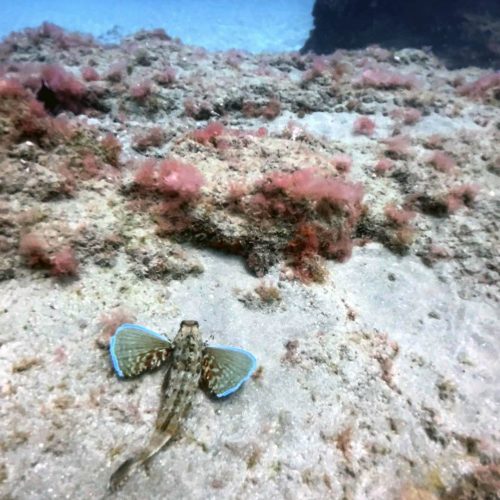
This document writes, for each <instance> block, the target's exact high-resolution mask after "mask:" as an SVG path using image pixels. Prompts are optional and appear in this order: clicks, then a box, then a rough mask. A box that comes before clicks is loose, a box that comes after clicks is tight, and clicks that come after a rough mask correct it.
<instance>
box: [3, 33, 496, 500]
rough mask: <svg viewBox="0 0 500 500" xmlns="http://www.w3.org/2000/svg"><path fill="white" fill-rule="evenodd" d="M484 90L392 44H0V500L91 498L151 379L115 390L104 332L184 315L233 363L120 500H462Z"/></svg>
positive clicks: (485, 295) (477, 469) (488, 82)
mask: <svg viewBox="0 0 500 500" xmlns="http://www.w3.org/2000/svg"><path fill="white" fill-rule="evenodd" d="M46 61H47V62H50V65H48V64H46ZM125 61H127V62H125ZM41 77H43V80H44V81H45V84H46V85H47V86H49V87H50V89H51V92H52V93H53V94H54V95H55V97H57V103H56V104H57V105H52V104H51V102H52V101H51V100H50V99H47V98H46V97H45V98H44V96H43V93H42V95H39V90H40V88H41V85H42V78H41ZM37 97H38V98H37ZM499 103H500V74H499V73H494V72H491V71H489V70H481V69H479V68H476V67H471V68H464V69H461V70H458V71H450V70H448V69H447V68H446V67H444V66H443V64H442V63H441V62H440V61H438V60H437V59H436V58H435V57H434V56H433V55H432V54H431V53H430V52H427V51H422V50H417V49H403V50H398V51H389V50H386V49H382V48H380V47H369V48H366V49H365V48H364V49H361V50H350V51H348V50H343V51H337V52H336V53H335V54H332V55H329V56H315V55H313V54H305V55H301V54H299V53H295V52H294V53H279V54H271V55H270V54H262V55H254V54H248V53H245V52H240V51H228V52H208V51H206V50H203V49H201V48H199V47H192V46H189V45H184V44H182V43H181V42H180V41H179V40H175V39H172V38H171V37H169V36H168V35H167V34H166V33H165V32H163V31H161V30H156V31H153V32H140V33H137V34H136V35H134V36H131V37H128V38H125V39H124V40H123V41H122V42H121V43H120V44H117V45H112V46H103V45H101V44H98V43H96V42H95V41H93V40H91V39H89V38H88V37H82V36H81V35H78V34H70V33H67V32H65V31H64V30H62V29H61V28H58V27H54V26H52V25H44V26H42V27H40V28H34V29H31V30H26V31H23V32H20V33H14V34H12V35H11V36H10V37H9V38H8V39H7V40H5V42H4V43H3V44H0V280H1V281H0V287H1V293H0V332H1V333H0V450H1V453H0V497H1V498H21V499H24V498H43V499H45V498H54V499H56V498H81V497H85V498H102V496H103V495H104V493H105V490H106V485H107V482H108V480H109V476H110V474H111V472H112V471H113V470H114V469H115V468H116V467H117V466H118V465H119V463H120V462H121V460H122V459H123V455H124V453H126V451H127V450H134V449H138V448H140V447H141V446H143V444H144V438H145V436H146V435H148V434H149V433H150V432H151V430H152V427H153V426H154V424H155V418H156V415H157V412H158V404H159V390H160V385H161V383H162V379H163V378H164V372H163V371H162V370H161V369H160V370H158V371H157V372H156V373H152V374H149V375H148V376H144V377H138V378H136V379H133V380H130V381H121V380H119V379H118V378H117V377H116V376H115V375H114V374H113V368H112V363H111V361H110V356H109V352H108V344H109V341H110V340H109V339H110V337H111V335H112V334H113V332H114V331H115V330H116V328H117V327H118V326H119V325H120V324H122V323H137V324H140V325H144V326H146V327H147V328H149V329H151V330H153V331H155V332H159V333H164V334H167V335H168V336H170V337H173V335H174V333H175V331H177V329H178V326H179V323H180V321H182V320H184V319H188V318H189V319H193V320H196V321H198V322H199V324H200V328H201V329H202V330H203V333H204V335H206V339H207V340H208V341H209V342H212V340H213V339H217V342H221V344H224V345H234V346H238V347H241V348H242V349H245V350H248V351H251V352H252V353H253V354H254V355H255V357H256V358H257V361H258V366H259V367H258V369H257V370H256V372H255V373H254V375H253V376H252V377H251V379H249V380H248V381H247V382H246V383H245V385H244V387H242V388H241V390H239V391H238V393H236V394H234V395H232V396H231V397H230V399H228V400H227V401H224V402H222V401H221V402H219V403H215V402H213V401H210V400H203V399H202V398H201V394H200V398H199V400H198V398H197V401H193V403H195V404H193V411H192V412H191V413H190V414H189V416H188V417H187V419H186V421H185V425H183V428H182V429H180V431H181V432H180V433H179V439H178V440H176V441H175V442H172V443H171V445H169V446H168V447H167V448H166V449H165V450H164V451H163V452H162V453H161V454H159V455H158V456H156V457H155V459H154V460H152V461H151V464H150V466H149V470H148V473H146V471H144V470H138V471H137V474H134V476H133V477H131V478H130V480H129V481H128V482H127V483H126V484H125V485H124V486H123V490H122V493H121V494H122V498H127V499H128V498H130V499H144V498H151V499H164V498H165V492H168V496H169V498H172V499H173V500H184V499H186V498H188V499H193V500H198V499H200V500H202V499H206V498H221V499H226V498H227V499H233V498H235V497H237V498H255V499H268V498H277V499H281V498H284V499H287V500H288V499H290V500H294V499H296V498H297V499H302V498H305V499H323V498H332V499H335V500H337V499H338V500H345V499H349V500H350V499H354V500H358V499H363V500H364V499H373V500H378V499H379V498H387V499H398V500H400V499H405V500H408V499H415V498H420V499H422V498H428V499H434V498H439V497H442V498H447V499H450V500H451V499H452V498H461V497H464V498H468V497H467V496H464V495H469V497H470V498H481V499H482V498H488V496H487V495H491V494H492V493H491V492H494V491H495V489H498V487H497V485H498V463H500V432H499V428H498V423H497V414H498V398H497V395H498V389H497V387H498V380H500V372H499V369H500V367H499V365H498V359H499V356H500V354H499V353H500V348H499V342H498V330H499V328H498V325H499V324H500V318H499V308H498V303H499V301H500V294H499V287H498V284H499V282H500V279H499V278H500V256H499V254H498V248H500V242H499V237H500V232H499V231H498V192H499V191H500V154H499V150H498V144H499V131H500V129H499V124H498V106H499Z"/></svg>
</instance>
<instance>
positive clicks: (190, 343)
mask: <svg viewBox="0 0 500 500" xmlns="http://www.w3.org/2000/svg"><path fill="white" fill-rule="evenodd" d="M109 349H110V354H111V360H112V362H113V367H114V369H115V371H116V373H117V374H118V375H119V376H120V377H127V378H128V377H135V376H137V375H139V374H141V373H143V372H146V371H150V370H153V369H155V368H157V367H159V366H160V365H162V364H168V368H167V371H166V373H165V377H164V379H163V384H162V389H161V399H160V408H159V410H158V415H157V417H156V422H155V427H154V431H153V435H152V436H151V438H150V440H149V443H148V444H147V445H146V446H145V447H144V448H142V449H141V450H139V452H137V453H136V454H135V455H133V456H131V457H130V458H128V459H127V460H125V462H123V463H122V464H121V465H120V466H119V467H118V468H117V469H116V470H115V472H113V474H112V475H111V478H110V480H109V486H108V487H109V490H110V491H115V490H116V489H118V487H119V486H120V485H121V484H122V483H123V482H124V481H125V480H126V479H127V478H128V477H129V475H130V474H131V473H132V472H133V470H135V469H137V468H138V467H139V466H141V465H144V464H146V462H147V461H148V460H150V459H151V458H152V457H153V456H154V455H155V454H156V453H158V452H159V451H160V450H161V449H162V448H163V447H164V446H165V445H166V444H167V443H168V442H169V441H170V439H171V438H173V437H174V436H175V435H176V434H177V432H178V431H179V430H180V427H181V424H182V421H183V418H184V417H185V415H186V413H187V412H188V410H189V408H190V407H191V403H192V400H193V396H194V394H195V392H196V389H197V388H198V386H199V385H200V386H201V387H202V388H204V389H205V390H206V391H207V392H208V393H209V394H210V395H212V396H214V397H216V398H224V397H226V396H229V395H230V394H232V393H233V392H235V391H237V390H238V389H239V388H240V387H241V385H242V384H243V383H244V382H245V381H246V380H248V379H249V378H250V376H251V375H252V373H253V372H254V371H255V368H256V366H257V362H256V359H255V358H254V356H253V355H252V354H251V353H249V352H248V351H245V350H243V349H239V348H237V347H227V346H220V345H205V344H204V343H203V341H202V339H201V333H200V330H199V328H198V323H197V322H196V321H182V322H181V326H180V329H179V332H178V333H177V335H176V337H175V339H174V340H173V341H171V340H169V339H168V338H167V337H164V336H163V335H160V334H158V333H155V332H153V331H151V330H148V329H147V328H144V327H142V326H139V325H131V324H128V323H125V324H123V325H121V326H120V327H118V328H117V330H116V332H115V334H114V335H113V337H111V342H110V347H109Z"/></svg>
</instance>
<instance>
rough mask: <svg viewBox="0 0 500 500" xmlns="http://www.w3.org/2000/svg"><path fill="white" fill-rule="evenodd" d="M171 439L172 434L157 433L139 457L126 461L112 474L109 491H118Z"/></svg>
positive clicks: (135, 456)
mask: <svg viewBox="0 0 500 500" xmlns="http://www.w3.org/2000/svg"><path fill="white" fill-rule="evenodd" d="M171 438H172V434H163V433H162V434H160V433H159V432H158V431H155V433H154V434H153V436H152V437H151V440H150V442H149V444H148V446H146V447H145V448H144V449H143V450H142V451H140V452H139V453H138V454H137V455H134V456H132V457H130V458H128V459H127V460H125V462H123V463H122V464H121V465H120V466H119V467H118V468H117V469H116V470H115V471H114V472H113V474H111V477H110V478H109V483H108V490H109V491H110V492H114V491H117V490H118V489H119V488H120V486H121V485H122V484H123V483H124V482H125V481H126V480H127V479H128V478H129V477H130V476H131V475H132V473H133V472H134V471H135V470H136V469H138V468H139V467H140V466H141V465H144V464H145V463H146V462H147V461H148V460H150V459H151V458H153V457H154V456H155V455H156V454H157V453H158V452H159V451H160V450H161V449H162V448H163V447H164V446H165V445H166V444H167V443H168V442H169V441H170V439H171Z"/></svg>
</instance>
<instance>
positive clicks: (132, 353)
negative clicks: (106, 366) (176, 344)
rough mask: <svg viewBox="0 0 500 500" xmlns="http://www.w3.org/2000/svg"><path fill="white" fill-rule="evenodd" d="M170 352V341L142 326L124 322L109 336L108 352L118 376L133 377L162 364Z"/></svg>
mask: <svg viewBox="0 0 500 500" xmlns="http://www.w3.org/2000/svg"><path fill="white" fill-rule="evenodd" d="M171 352H172V342H171V341H170V340H169V339H168V338H167V337H164V336H163V335H160V334H159V333H155V332H153V331H151V330H148V329H147V328H144V327H143V326H139V325H131V324H128V323H124V324H123V325H121V326H120V327H118V328H117V329H116V332H115V334H114V335H113V336H112V337H111V341H110V344H109V353H110V355H111V361H112V362H113V367H114V369H115V371H116V373H117V374H118V375H119V376H120V377H135V376H136V375H139V374H141V373H143V372H145V371H149V370H154V369H155V368H157V367H159V366H160V365H161V364H163V363H164V362H165V361H166V360H167V359H168V357H169V355H170V353H171Z"/></svg>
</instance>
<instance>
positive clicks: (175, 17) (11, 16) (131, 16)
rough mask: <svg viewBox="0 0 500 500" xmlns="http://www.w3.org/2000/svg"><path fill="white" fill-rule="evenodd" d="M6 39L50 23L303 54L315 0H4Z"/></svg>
mask: <svg viewBox="0 0 500 500" xmlns="http://www.w3.org/2000/svg"><path fill="white" fill-rule="evenodd" d="M0 3H1V6H2V8H1V15H0V37H3V36H5V35H7V34H8V33H10V32H11V31H14V30H20V29H23V28H26V27H28V26H37V25H39V24H41V23H42V22H43V21H50V22H52V23H55V24H58V25H60V26H62V27H64V28H66V29H69V30H74V31H82V32H85V33H92V34H93V35H94V36H96V37H101V39H103V40H108V41H114V39H115V38H116V33H118V34H119V35H125V34H130V33H133V32H135V31H138V30H140V29H151V28H164V29H165V30H166V32H167V33H168V34H169V35H171V36H176V37H179V38H181V39H182V41H183V42H184V43H187V44H192V45H200V46H202V47H205V48H206V49H208V50H227V49H230V48H236V49H245V50H248V51H250V52H275V51H288V50H298V49H300V48H301V47H302V45H303V44H304V42H305V40H306V39H307V37H308V35H309V31H310V30H311V28H312V22H313V19H312V7H313V4H314V0H74V1H70V0H1V1H0Z"/></svg>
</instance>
